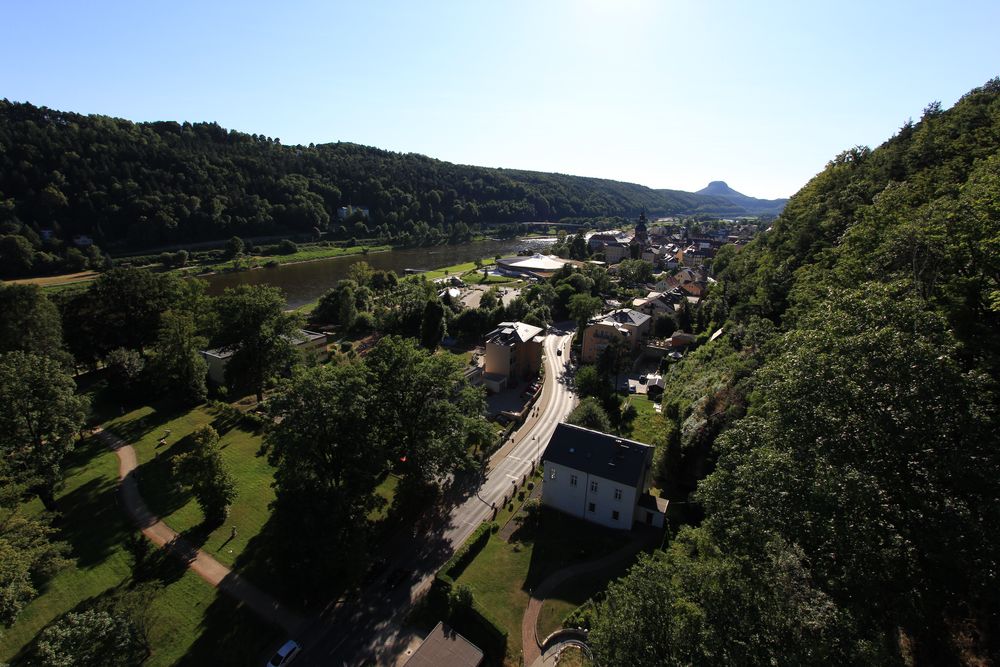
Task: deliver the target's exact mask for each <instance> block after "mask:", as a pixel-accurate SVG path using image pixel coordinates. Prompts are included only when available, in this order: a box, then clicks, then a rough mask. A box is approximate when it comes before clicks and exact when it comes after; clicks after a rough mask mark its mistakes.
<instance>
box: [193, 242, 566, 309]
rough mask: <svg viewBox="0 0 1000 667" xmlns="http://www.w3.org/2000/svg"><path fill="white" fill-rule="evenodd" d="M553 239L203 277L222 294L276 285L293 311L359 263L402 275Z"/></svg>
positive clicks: (414, 251) (214, 291)
mask: <svg viewBox="0 0 1000 667" xmlns="http://www.w3.org/2000/svg"><path fill="white" fill-rule="evenodd" d="M554 240H555V239H553V238H545V239H541V238H535V239H510V240H508V241H476V242H475V243H464V244H462V245H446V246H434V247H432V248H404V249H399V250H390V251H387V252H376V253H371V254H368V255H360V254H359V255H346V256H343V257H330V258H329V259H317V260H314V261H311V262H299V263H297V264H283V265H281V266H278V267H275V268H271V269H253V270H251V271H234V272H232V273H217V274H213V275H210V276H203V279H204V280H207V281H208V293H209V294H212V295H218V294H222V292H223V290H225V289H226V288H227V287H235V286H236V285H260V284H266V285H274V286H275V287H280V288H281V289H282V290H284V292H285V297H286V299H287V300H288V307H289V308H298V307H299V306H302V305H304V304H307V303H309V302H311V301H315V300H316V299H318V298H320V297H321V296H323V294H324V293H325V292H326V291H327V290H328V289H330V288H331V287H333V285H334V284H335V283H336V282H337V281H338V280H342V279H344V278H346V277H347V267H349V266H350V265H351V264H354V263H355V262H361V261H365V262H368V263H369V264H370V265H371V266H372V268H374V269H384V270H386V271H389V270H392V271H395V272H396V273H397V274H399V275H400V276H402V275H403V274H404V273H405V271H406V269H439V268H441V267H442V266H451V265H452V264H461V263H462V262H471V261H473V260H475V259H477V258H486V257H495V256H496V255H501V256H507V255H514V254H517V251H518V250H521V249H523V248H529V249H531V250H533V251H536V252H537V251H540V250H543V249H544V248H545V247H547V246H548V245H550V244H551V243H552V242H553V241H554Z"/></svg>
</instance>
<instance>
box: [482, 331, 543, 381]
mask: <svg viewBox="0 0 1000 667" xmlns="http://www.w3.org/2000/svg"><path fill="white" fill-rule="evenodd" d="M543 340H544V336H542V330H541V329H540V328H539V327H534V326H531V325H530V324H525V323H524V322H501V323H500V324H499V326H498V327H497V328H496V329H494V330H493V331H491V332H490V333H489V334H487V335H486V373H485V374H484V375H483V382H484V384H485V385H486V388H487V389H490V390H491V391H502V390H503V389H505V388H506V387H507V386H509V385H514V384H517V383H518V381H520V380H527V379H529V378H533V377H535V376H536V375H538V371H539V370H540V369H541V367H542V341H543Z"/></svg>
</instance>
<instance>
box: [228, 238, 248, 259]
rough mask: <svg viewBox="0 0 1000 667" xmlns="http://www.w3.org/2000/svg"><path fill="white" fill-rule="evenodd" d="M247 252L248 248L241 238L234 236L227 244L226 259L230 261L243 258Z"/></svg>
mask: <svg viewBox="0 0 1000 667" xmlns="http://www.w3.org/2000/svg"><path fill="white" fill-rule="evenodd" d="M245 250H246V246H245V245H244V244H243V239H241V238H240V237H239V236H234V237H232V238H231V239H229V240H228V241H227V242H226V257H227V258H229V259H235V258H237V257H241V256H242V255H243V253H244V251H245Z"/></svg>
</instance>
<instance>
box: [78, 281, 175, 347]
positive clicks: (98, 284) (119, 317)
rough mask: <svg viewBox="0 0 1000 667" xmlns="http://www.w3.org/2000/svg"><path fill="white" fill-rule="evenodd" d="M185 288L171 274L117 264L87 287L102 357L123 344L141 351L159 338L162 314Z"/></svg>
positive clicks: (92, 323) (96, 343)
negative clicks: (117, 265) (118, 265)
mask: <svg viewBox="0 0 1000 667" xmlns="http://www.w3.org/2000/svg"><path fill="white" fill-rule="evenodd" d="M184 292H185V288H184V286H183V285H182V281H181V279H180V278H178V277H177V276H176V275H174V274H171V273H153V272H152V271H148V270H146V269H137V268H133V267H123V268H122V267H116V268H114V269H111V270H110V271H107V272H105V273H102V274H101V276H100V277H99V278H98V279H97V280H96V281H94V283H93V284H92V285H91V287H90V288H89V289H88V290H87V294H86V296H85V298H86V299H88V300H89V302H90V303H89V304H88V306H89V307H88V308H87V309H86V311H87V313H88V315H87V316H88V317H89V318H92V320H93V321H92V322H91V323H90V325H89V326H90V327H91V331H92V332H93V333H92V335H93V336H94V341H93V342H94V348H95V349H96V351H97V353H98V356H99V357H104V356H105V355H107V354H108V353H109V352H110V351H111V350H114V349H115V348H119V347H123V348H127V349H130V350H138V351H140V352H142V351H143V350H144V349H145V347H146V346H148V345H150V344H152V342H153V341H154V340H156V336H157V332H158V331H159V328H160V314H161V313H163V312H164V311H167V310H170V309H171V308H173V307H175V306H176V304H177V303H178V301H179V300H180V299H181V298H182V295H183V294H184Z"/></svg>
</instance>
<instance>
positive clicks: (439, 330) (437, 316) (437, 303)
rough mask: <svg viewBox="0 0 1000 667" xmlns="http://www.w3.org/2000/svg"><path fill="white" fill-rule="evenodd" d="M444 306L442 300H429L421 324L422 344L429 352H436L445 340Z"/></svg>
mask: <svg viewBox="0 0 1000 667" xmlns="http://www.w3.org/2000/svg"><path fill="white" fill-rule="evenodd" d="M444 332H445V320H444V306H443V305H442V303H441V300H440V299H437V298H434V299H428V300H427V305H426V306H424V315H423V319H422V320H421V322H420V344H421V345H423V346H424V347H426V348H427V349H428V350H436V349H437V346H438V344H440V342H441V339H442V338H444Z"/></svg>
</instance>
